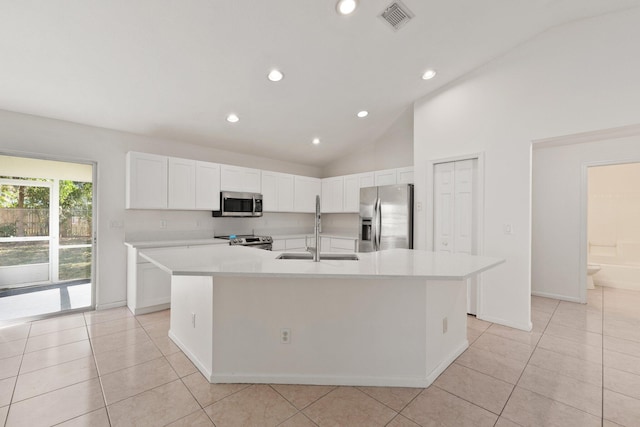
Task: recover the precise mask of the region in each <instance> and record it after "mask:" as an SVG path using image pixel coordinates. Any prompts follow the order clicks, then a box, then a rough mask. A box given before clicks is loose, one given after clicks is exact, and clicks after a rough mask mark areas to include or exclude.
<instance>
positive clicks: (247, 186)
mask: <svg viewBox="0 0 640 427" xmlns="http://www.w3.org/2000/svg"><path fill="white" fill-rule="evenodd" d="M260 176H261V175H260V170H259V169H249V168H244V173H243V181H244V190H243V191H247V192H249V193H259V192H260V187H261V185H260Z"/></svg>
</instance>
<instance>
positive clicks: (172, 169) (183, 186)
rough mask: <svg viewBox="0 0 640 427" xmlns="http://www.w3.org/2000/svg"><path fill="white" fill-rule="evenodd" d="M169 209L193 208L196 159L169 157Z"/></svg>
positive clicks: (194, 201)
mask: <svg viewBox="0 0 640 427" xmlns="http://www.w3.org/2000/svg"><path fill="white" fill-rule="evenodd" d="M168 161H169V180H168V184H167V185H168V190H169V197H168V201H167V207H168V208H169V209H195V207H196V161H195V160H187V159H178V158H175V157H169V159H168Z"/></svg>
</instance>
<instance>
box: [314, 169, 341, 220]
mask: <svg viewBox="0 0 640 427" xmlns="http://www.w3.org/2000/svg"><path fill="white" fill-rule="evenodd" d="M343 198H344V177H342V176H337V177H334V178H325V179H323V180H322V204H321V205H320V206H321V207H322V212H326V213H331V212H344V206H343Z"/></svg>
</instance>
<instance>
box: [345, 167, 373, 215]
mask: <svg viewBox="0 0 640 427" xmlns="http://www.w3.org/2000/svg"><path fill="white" fill-rule="evenodd" d="M374 185H375V176H374V173H373V172H365V173H357V174H353V175H346V176H345V177H344V197H343V200H344V201H343V210H342V211H343V212H351V213H358V212H360V189H361V188H363V187H373V186H374Z"/></svg>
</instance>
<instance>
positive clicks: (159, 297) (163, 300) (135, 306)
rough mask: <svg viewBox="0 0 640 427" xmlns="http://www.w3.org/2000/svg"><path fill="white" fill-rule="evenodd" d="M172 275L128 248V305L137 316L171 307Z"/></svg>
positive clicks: (136, 251) (133, 249)
mask: <svg viewBox="0 0 640 427" xmlns="http://www.w3.org/2000/svg"><path fill="white" fill-rule="evenodd" d="M170 303H171V275H170V274H169V273H167V272H165V271H164V270H161V269H160V268H159V267H158V266H156V265H155V264H152V263H150V262H148V261H146V260H144V259H142V258H140V256H138V250H137V249H136V248H132V247H129V248H128V249H127V306H128V307H129V310H131V312H132V313H133V314H135V315H136V316H137V315H139V314H145V313H151V312H152V311H159V310H164V309H167V308H169V306H170V305H171V304H170Z"/></svg>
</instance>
